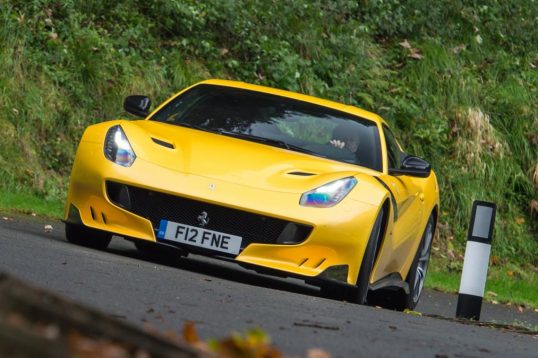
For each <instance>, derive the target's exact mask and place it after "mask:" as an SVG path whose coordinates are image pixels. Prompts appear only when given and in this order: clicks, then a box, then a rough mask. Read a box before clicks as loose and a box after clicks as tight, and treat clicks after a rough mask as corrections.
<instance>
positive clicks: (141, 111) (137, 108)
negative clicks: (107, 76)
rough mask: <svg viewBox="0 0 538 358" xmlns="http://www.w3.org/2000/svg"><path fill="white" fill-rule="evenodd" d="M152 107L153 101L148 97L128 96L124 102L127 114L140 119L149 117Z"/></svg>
mask: <svg viewBox="0 0 538 358" xmlns="http://www.w3.org/2000/svg"><path fill="white" fill-rule="evenodd" d="M150 107H151V99H149V98H148V97H146V96H139V95H136V96H128V97H127V98H125V101H124V102H123V108H124V109H125V110H126V111H127V112H129V113H131V114H134V115H135V116H139V117H147V116H148V114H149V108H150Z"/></svg>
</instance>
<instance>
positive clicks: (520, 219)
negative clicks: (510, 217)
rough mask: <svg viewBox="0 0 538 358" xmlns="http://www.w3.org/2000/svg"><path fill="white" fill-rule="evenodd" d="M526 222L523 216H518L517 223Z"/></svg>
mask: <svg viewBox="0 0 538 358" xmlns="http://www.w3.org/2000/svg"><path fill="white" fill-rule="evenodd" d="M524 223H525V219H524V218H522V217H518V218H516V224H518V225H521V224H524Z"/></svg>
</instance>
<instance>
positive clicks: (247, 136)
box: [216, 129, 326, 158]
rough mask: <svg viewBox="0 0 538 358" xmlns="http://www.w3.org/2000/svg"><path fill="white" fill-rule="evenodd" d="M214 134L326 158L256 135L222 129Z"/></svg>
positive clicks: (295, 146)
mask: <svg viewBox="0 0 538 358" xmlns="http://www.w3.org/2000/svg"><path fill="white" fill-rule="evenodd" d="M216 132H217V133H220V134H223V135H227V136H230V137H236V138H241V139H245V140H251V141H253V142H259V143H264V144H268V145H272V146H276V147H280V148H284V149H288V150H294V151H296V152H301V153H307V154H312V155H315V156H318V157H323V158H326V156H325V155H322V154H319V153H316V152H313V151H311V150H308V149H305V148H303V147H299V146H297V145H294V144H290V143H287V142H285V141H283V140H280V139H273V138H266V137H260V136H257V135H253V134H246V133H238V132H230V131H227V130H223V129H218V130H216Z"/></svg>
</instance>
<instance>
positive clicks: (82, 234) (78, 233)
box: [65, 223, 112, 250]
mask: <svg viewBox="0 0 538 358" xmlns="http://www.w3.org/2000/svg"><path fill="white" fill-rule="evenodd" d="M65 238H66V239H67V241H69V242H71V243H73V244H76V245H81V246H86V247H91V248H94V249H98V250H104V249H106V248H107V247H108V244H109V243H110V240H111V239H112V234H111V233H108V232H106V231H101V230H97V229H92V228H89V227H87V226H84V225H82V224H70V223H66V224H65Z"/></svg>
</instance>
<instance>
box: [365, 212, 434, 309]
mask: <svg viewBox="0 0 538 358" xmlns="http://www.w3.org/2000/svg"><path fill="white" fill-rule="evenodd" d="M434 231H435V219H434V216H433V215H430V217H429V219H428V223H427V224H426V228H425V229H424V233H423V234H422V239H421V240H420V244H419V246H418V248H417V252H416V254H415V257H414V259H413V263H412V264H411V268H410V269H409V273H408V274H407V279H406V280H405V282H406V283H407V285H408V286H409V293H405V291H404V290H403V289H396V288H395V289H390V288H387V289H380V290H376V291H373V292H371V293H370V295H369V297H368V302H369V303H371V304H373V305H377V306H381V307H383V308H388V309H393V310H397V311H403V310H405V309H410V310H413V309H415V307H416V306H417V303H418V301H419V299H420V295H421V293H422V290H423V288H424V281H425V280H426V272H427V271H428V264H429V262H430V251H431V247H432V240H433V234H434Z"/></svg>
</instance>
